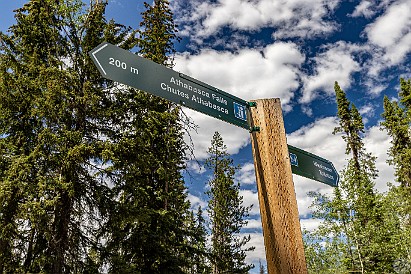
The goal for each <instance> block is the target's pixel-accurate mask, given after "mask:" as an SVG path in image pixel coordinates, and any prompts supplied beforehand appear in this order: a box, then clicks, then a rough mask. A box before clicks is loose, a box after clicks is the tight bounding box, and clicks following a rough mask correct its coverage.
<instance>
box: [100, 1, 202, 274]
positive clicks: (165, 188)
mask: <svg viewBox="0 0 411 274" xmlns="http://www.w3.org/2000/svg"><path fill="white" fill-rule="evenodd" d="M145 7H146V11H144V12H143V13H142V15H143V16H142V22H141V31H140V32H139V33H138V35H139V37H138V47H139V51H140V53H141V54H142V55H143V56H144V57H146V58H149V59H151V60H153V61H155V62H157V63H159V64H162V65H168V66H170V65H171V62H168V60H169V58H170V56H169V54H172V53H173V52H174V48H173V39H176V31H177V30H176V26H175V25H174V23H173V18H172V13H171V11H170V8H169V4H168V1H163V0H161V1H160V0H159V1H154V4H153V5H150V4H148V3H145ZM112 92H113V93H115V96H116V104H115V106H113V107H114V109H113V116H112V119H113V120H112V122H111V123H112V124H114V125H115V128H113V130H112V131H111V132H110V133H109V134H108V138H109V139H110V140H111V142H112V146H111V148H110V149H109V150H110V151H111V152H110V153H112V155H111V156H110V157H109V158H110V159H113V160H112V161H111V166H110V169H111V170H112V171H113V173H112V174H110V176H109V178H110V180H111V181H112V184H113V185H114V187H113V189H112V204H111V208H109V209H108V212H109V218H108V219H107V222H106V225H105V227H104V235H105V236H104V237H106V238H107V241H106V242H107V245H106V249H105V253H104V256H103V258H104V260H105V261H106V262H107V263H108V265H109V267H110V272H111V273H184V271H185V270H186V269H188V268H189V265H188V264H189V254H187V252H189V251H192V250H191V249H190V243H189V240H188V237H190V235H191V233H192V231H190V229H192V228H193V227H194V226H193V225H192V222H191V220H192V218H191V215H190V212H189V202H188V201H187V199H186V189H185V186H184V182H183V179H182V176H181V174H180V171H181V170H182V169H183V168H184V159H185V155H184V151H185V149H186V145H185V144H184V142H183V135H182V130H181V129H182V125H181V122H180V118H179V114H180V110H179V108H178V107H176V106H175V105H174V104H172V103H170V102H168V101H166V100H163V99H160V98H158V97H155V96H151V95H148V94H147V93H145V92H141V91H138V90H135V89H131V88H127V87H124V86H122V85H117V86H114V87H113V89H112ZM117 107H120V108H121V111H120V113H119V112H118V111H117Z"/></svg>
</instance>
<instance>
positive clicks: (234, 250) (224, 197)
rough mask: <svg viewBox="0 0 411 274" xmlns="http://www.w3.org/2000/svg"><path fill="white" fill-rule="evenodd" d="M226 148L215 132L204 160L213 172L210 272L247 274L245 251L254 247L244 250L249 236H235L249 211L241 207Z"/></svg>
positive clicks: (233, 172) (237, 187)
mask: <svg viewBox="0 0 411 274" xmlns="http://www.w3.org/2000/svg"><path fill="white" fill-rule="evenodd" d="M226 149H227V148H226V146H225V144H224V142H223V139H222V137H221V135H220V134H219V133H218V132H215V133H214V135H213V139H212V141H211V147H209V149H208V153H209V155H210V157H209V158H208V159H207V160H206V166H207V167H208V168H209V169H210V170H212V171H213V178H212V179H211V181H210V182H209V184H210V190H209V191H208V192H207V194H208V195H209V197H210V200H209V203H208V206H209V210H208V212H209V216H210V223H211V226H212V228H211V231H212V234H211V265H212V273H213V274H220V273H248V271H249V270H250V269H251V268H252V267H253V265H248V264H246V262H245V258H246V253H245V252H246V251H250V250H253V249H254V247H249V248H245V247H244V246H245V245H246V244H247V243H248V242H249V241H250V236H248V237H240V236H239V235H238V234H239V233H240V231H241V228H242V227H243V226H244V225H245V224H247V221H246V220H245V218H246V217H247V216H248V211H249V210H250V208H249V207H244V206H243V205H242V202H243V198H242V196H240V193H239V190H240V184H239V183H235V182H234V175H235V171H236V168H235V167H233V160H232V159H231V158H230V156H229V154H228V153H227V152H226Z"/></svg>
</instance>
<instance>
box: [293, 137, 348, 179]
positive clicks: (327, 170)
mask: <svg viewBox="0 0 411 274" xmlns="http://www.w3.org/2000/svg"><path fill="white" fill-rule="evenodd" d="M288 152H289V154H290V161H291V170H292V172H293V173H294V174H297V175H301V176H304V177H306V178H310V179H313V180H316V181H319V182H322V183H324V184H327V185H330V186H333V187H337V186H338V181H339V179H340V177H339V176H338V173H337V171H336V170H335V168H334V165H333V164H332V163H331V162H330V161H328V160H326V159H324V158H321V157H319V156H317V155H314V154H311V153H309V152H307V151H304V150H302V149H299V148H296V147H293V146H290V145H288Z"/></svg>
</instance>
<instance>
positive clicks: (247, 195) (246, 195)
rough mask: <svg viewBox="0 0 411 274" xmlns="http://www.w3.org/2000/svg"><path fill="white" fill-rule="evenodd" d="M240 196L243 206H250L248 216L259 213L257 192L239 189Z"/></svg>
mask: <svg viewBox="0 0 411 274" xmlns="http://www.w3.org/2000/svg"><path fill="white" fill-rule="evenodd" d="M240 196H242V197H243V205H244V206H245V207H247V206H251V205H252V208H251V210H250V211H249V214H250V216H252V215H260V206H259V203H258V193H257V192H254V191H251V190H240Z"/></svg>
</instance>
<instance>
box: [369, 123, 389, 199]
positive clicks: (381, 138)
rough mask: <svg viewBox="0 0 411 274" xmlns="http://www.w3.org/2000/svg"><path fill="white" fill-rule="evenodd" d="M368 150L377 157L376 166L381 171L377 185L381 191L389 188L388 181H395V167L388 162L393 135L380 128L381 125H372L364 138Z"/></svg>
mask: <svg viewBox="0 0 411 274" xmlns="http://www.w3.org/2000/svg"><path fill="white" fill-rule="evenodd" d="M363 141H364V144H365V148H366V149H367V152H371V153H372V154H373V156H376V157H377V161H376V164H375V165H376V168H377V169H378V171H379V177H378V178H377V180H376V183H375V187H376V188H377V189H378V190H379V191H380V192H385V191H387V190H388V187H387V183H388V182H391V183H394V180H395V176H394V168H393V167H392V166H390V165H388V163H387V159H388V154H387V152H388V149H389V148H390V147H391V143H390V142H391V137H390V136H388V134H387V132H386V131H382V130H380V127H379V126H374V127H371V128H370V129H368V130H367V132H366V136H365V138H364V140H363Z"/></svg>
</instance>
